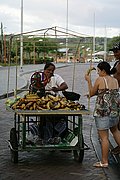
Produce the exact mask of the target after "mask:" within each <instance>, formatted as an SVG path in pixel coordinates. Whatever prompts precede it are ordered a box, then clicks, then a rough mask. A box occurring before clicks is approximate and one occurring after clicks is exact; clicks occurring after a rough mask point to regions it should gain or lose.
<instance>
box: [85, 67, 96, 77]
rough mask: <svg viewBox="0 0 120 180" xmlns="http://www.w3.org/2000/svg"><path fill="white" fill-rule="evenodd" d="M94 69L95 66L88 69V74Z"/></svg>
mask: <svg viewBox="0 0 120 180" xmlns="http://www.w3.org/2000/svg"><path fill="white" fill-rule="evenodd" d="M93 70H96V68H95V67H91V68H89V69H88V70H87V75H89V74H90V73H91V72H92V71H93Z"/></svg>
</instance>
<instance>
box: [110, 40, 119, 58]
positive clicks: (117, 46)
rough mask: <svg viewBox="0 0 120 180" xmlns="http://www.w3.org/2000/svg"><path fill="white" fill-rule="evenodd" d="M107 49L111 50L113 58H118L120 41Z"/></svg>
mask: <svg viewBox="0 0 120 180" xmlns="http://www.w3.org/2000/svg"><path fill="white" fill-rule="evenodd" d="M109 51H113V53H114V56H115V58H116V59H118V60H120V42H118V43H116V44H115V45H114V46H113V47H112V48H111V49H109Z"/></svg>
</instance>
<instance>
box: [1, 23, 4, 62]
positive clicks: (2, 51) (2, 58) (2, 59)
mask: <svg viewBox="0 0 120 180" xmlns="http://www.w3.org/2000/svg"><path fill="white" fill-rule="evenodd" d="M3 43H4V42H3V24H2V22H1V62H2V63H3V61H4V57H3V56H4V46H3Z"/></svg>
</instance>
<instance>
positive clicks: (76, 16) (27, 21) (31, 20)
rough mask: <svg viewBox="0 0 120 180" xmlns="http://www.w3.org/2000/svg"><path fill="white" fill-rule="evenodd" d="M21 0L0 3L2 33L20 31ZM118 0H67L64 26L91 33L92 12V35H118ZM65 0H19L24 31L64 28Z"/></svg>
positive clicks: (119, 28)
mask: <svg viewBox="0 0 120 180" xmlns="http://www.w3.org/2000/svg"><path fill="white" fill-rule="evenodd" d="M21 1H22V0H19V1H15V2H13V1H9V0H4V1H2V2H1V4H0V17H1V22H2V23H3V25H4V26H6V27H7V28H6V32H8V33H14V32H20V26H21ZM119 7H120V1H119V0H114V1H113V0H106V1H105V0H101V1H99V0H86V1H80V0H68V27H69V28H70V29H71V28H72V30H75V31H77V32H78V31H79V32H81V33H84V34H91V35H93V25H94V15H95V29H96V35H99V36H104V34H105V26H106V27H107V34H108V36H115V35H119V32H120V25H119V19H120V14H119ZM66 19H67V0H23V22H24V26H23V27H24V31H30V30H33V29H41V28H47V27H52V26H61V27H64V28H66V23H67V21H66Z"/></svg>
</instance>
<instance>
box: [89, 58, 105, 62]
mask: <svg viewBox="0 0 120 180" xmlns="http://www.w3.org/2000/svg"><path fill="white" fill-rule="evenodd" d="M101 61H103V59H100V58H98V57H93V58H92V59H87V62H95V63H99V62H101Z"/></svg>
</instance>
